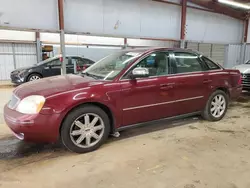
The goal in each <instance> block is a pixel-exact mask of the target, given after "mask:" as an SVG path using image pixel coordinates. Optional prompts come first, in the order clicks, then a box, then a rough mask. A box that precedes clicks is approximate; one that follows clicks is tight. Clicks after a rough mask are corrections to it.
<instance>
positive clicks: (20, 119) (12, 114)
mask: <svg viewBox="0 0 250 188" xmlns="http://www.w3.org/2000/svg"><path fill="white" fill-rule="evenodd" d="M4 119H5V122H6V123H7V125H8V126H9V128H10V129H11V130H12V132H13V134H14V135H15V136H16V137H17V138H18V139H20V140H25V141H29V142H44V143H52V142H56V141H57V140H58V138H59V127H60V123H61V122H60V114H50V115H43V114H37V115H24V114H21V113H19V112H17V111H15V110H12V109H10V108H8V106H7V105H6V106H5V107H4Z"/></svg>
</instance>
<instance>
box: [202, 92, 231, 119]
mask: <svg viewBox="0 0 250 188" xmlns="http://www.w3.org/2000/svg"><path fill="white" fill-rule="evenodd" d="M218 96H221V97H222V98H224V99H223V100H224V101H225V106H224V107H225V109H224V111H223V110H222V109H221V108H223V107H220V108H219V106H220V105H219V104H220V103H219V104H218V106H217V107H216V106H214V105H213V104H215V101H216V100H218ZM216 97H217V99H216ZM228 103H229V97H228V95H227V94H226V93H225V92H224V91H222V90H216V91H215V92H214V93H212V95H211V96H210V97H209V99H208V101H207V104H206V107H205V109H204V111H203V113H202V117H203V118H204V119H205V120H208V121H219V120H221V119H222V118H223V117H224V116H225V114H226V112H227V109H228ZM221 104H222V102H221ZM216 108H219V109H220V110H221V112H218V111H217V112H218V113H217V114H216V115H214V114H215V113H216V112H215V110H213V109H216ZM222 111H223V112H222Z"/></svg>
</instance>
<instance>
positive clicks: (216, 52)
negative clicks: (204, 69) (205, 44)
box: [211, 44, 225, 65]
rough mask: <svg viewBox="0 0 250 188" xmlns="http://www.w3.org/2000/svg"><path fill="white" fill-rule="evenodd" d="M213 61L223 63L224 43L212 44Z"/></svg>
mask: <svg viewBox="0 0 250 188" xmlns="http://www.w3.org/2000/svg"><path fill="white" fill-rule="evenodd" d="M211 58H212V59H213V61H215V62H216V63H219V64H221V65H224V61H225V45H224V44H213V45H212V57H211Z"/></svg>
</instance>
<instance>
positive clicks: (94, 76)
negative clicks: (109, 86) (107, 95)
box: [82, 72, 100, 80]
mask: <svg viewBox="0 0 250 188" xmlns="http://www.w3.org/2000/svg"><path fill="white" fill-rule="evenodd" d="M82 75H86V76H88V77H91V78H94V79H96V80H98V79H100V77H98V76H96V75H94V74H89V73H88V72H84V73H82Z"/></svg>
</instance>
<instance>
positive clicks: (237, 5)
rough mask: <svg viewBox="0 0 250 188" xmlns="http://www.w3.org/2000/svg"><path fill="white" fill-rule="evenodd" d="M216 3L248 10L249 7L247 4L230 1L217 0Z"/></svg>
mask: <svg viewBox="0 0 250 188" xmlns="http://www.w3.org/2000/svg"><path fill="white" fill-rule="evenodd" d="M218 2H220V3H223V4H226V5H230V6H234V7H238V8H242V9H250V6H249V5H247V4H243V3H238V2H235V1H231V0H218Z"/></svg>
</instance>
